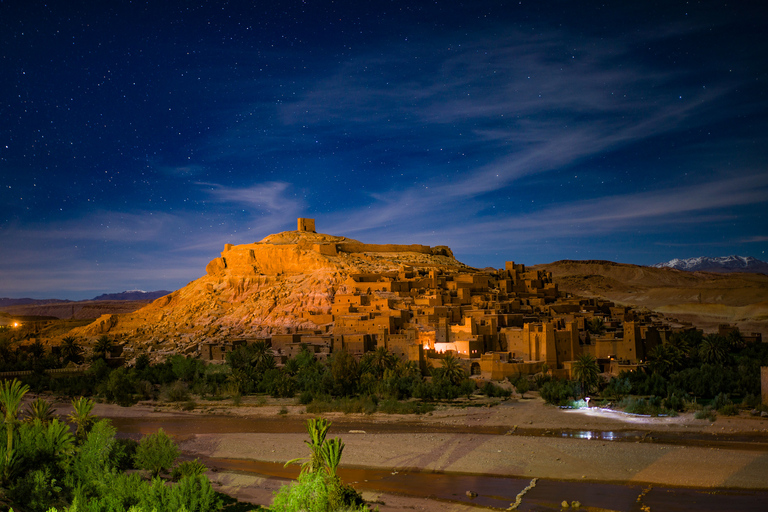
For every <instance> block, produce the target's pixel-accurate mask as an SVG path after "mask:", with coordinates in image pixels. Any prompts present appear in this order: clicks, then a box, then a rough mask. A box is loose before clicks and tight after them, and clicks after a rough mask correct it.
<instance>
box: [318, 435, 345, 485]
mask: <svg viewBox="0 0 768 512" xmlns="http://www.w3.org/2000/svg"><path fill="white" fill-rule="evenodd" d="M343 451H344V443H343V442H342V441H341V439H339V438H338V437H337V438H335V439H328V440H327V441H326V442H325V443H323V446H322V448H321V449H320V454H321V456H322V458H323V465H324V466H325V470H326V471H327V472H328V475H330V476H331V477H334V478H335V477H336V469H337V468H338V467H339V463H340V462H341V453H342V452H343Z"/></svg>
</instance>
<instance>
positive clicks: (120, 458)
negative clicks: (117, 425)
mask: <svg viewBox="0 0 768 512" xmlns="http://www.w3.org/2000/svg"><path fill="white" fill-rule="evenodd" d="M138 446H139V443H138V441H134V440H133V439H125V438H119V439H118V438H116V439H115V444H114V445H112V450H111V451H110V452H109V460H111V461H112V463H113V464H114V465H115V468H117V470H118V471H125V470H128V469H136V466H135V465H134V457H135V456H136V448H137V447H138Z"/></svg>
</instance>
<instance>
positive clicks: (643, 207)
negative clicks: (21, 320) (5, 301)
mask: <svg viewBox="0 0 768 512" xmlns="http://www.w3.org/2000/svg"><path fill="white" fill-rule="evenodd" d="M627 4H632V5H633V6H629V7H628V6H627ZM766 27H768V9H766V7H765V3H764V2H759V1H747V0H745V1H730V2H726V1H719V2H708V1H707V2H696V1H690V2H685V1H676V0H667V1H662V2H646V1H643V2H579V1H541V0H536V1H534V0H526V1H523V2H518V1H514V2H499V1H495V2H485V1H474V0H473V1H466V2H457V1H431V2H419V1H380V2H362V1H359V0H357V1H352V2H347V1H335V2H332V1H330V0H327V1H313V0H306V1H301V0H295V1H275V0H272V1H269V2H261V1H254V2H197V3H193V2H173V1H167V2H161V1H156V2H119V1H111V0H110V1H89V2H77V1H60V2H49V3H48V4H47V5H46V4H44V3H42V2H37V1H33V0H14V1H8V0H0V176H1V177H2V188H0V212H2V213H1V214H0V236H1V237H2V241H1V242H0V297H34V298H49V297H56V298H66V299H84V298H91V297H94V296H95V295H98V294H100V293H104V292H117V291H122V290H132V289H144V290H157V289H168V290H174V289H177V288H179V287H182V286H184V285H185V284H186V283H188V282H189V281H192V280H194V279H196V278H198V277H200V276H201V275H203V274H204V272H205V265H206V263H207V262H208V261H210V260H211V259H213V258H215V257H217V256H218V255H219V252H220V251H221V250H222V249H223V247H224V244H225V243H232V244H242V243H252V242H255V241H258V240H260V239H262V238H263V237H264V236H266V235H268V234H271V233H276V232H279V231H285V230H293V229H296V218H297V217H310V218H315V219H316V222H317V228H318V231H319V232H322V233H329V234H334V235H343V236H347V237H350V238H355V239H358V240H361V241H364V242H369V243H420V244H428V245H448V246H450V247H451V248H452V249H453V251H454V253H455V255H456V257H457V258H458V259H459V260H461V261H463V262H464V263H467V264H469V265H472V266H476V267H486V266H492V267H496V268H499V267H503V266H504V262H505V261H507V260H514V261H516V262H520V263H525V264H529V265H531V264H536V263H547V262H551V261H555V260H559V259H607V260H613V261H619V262H625V263H637V264H653V263H657V262H661V261H666V260H669V259H671V258H675V257H680V258H685V257H692V256H724V255H728V254H738V255H742V256H754V257H756V258H759V259H762V260H766V259H768V257H766V254H765V251H766V249H768V223H767V222H766V220H767V219H766V214H767V212H768V208H766V207H767V206H768V141H767V140H766V139H767V138H768V94H767V87H768V37H766V34H765V31H766Z"/></svg>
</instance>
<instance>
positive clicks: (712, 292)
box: [532, 260, 768, 337]
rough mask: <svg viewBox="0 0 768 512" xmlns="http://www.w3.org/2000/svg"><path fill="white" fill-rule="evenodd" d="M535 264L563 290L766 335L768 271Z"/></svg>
mask: <svg viewBox="0 0 768 512" xmlns="http://www.w3.org/2000/svg"><path fill="white" fill-rule="evenodd" d="M532 268H535V269H541V270H547V271H549V272H552V277H553V279H554V280H555V282H557V283H558V285H559V287H560V289H561V290H563V291H567V292H570V293H574V294H578V295H583V296H587V297H590V296H591V297H605V298H607V299H610V300H612V301H614V302H617V303H619V304H626V305H632V306H637V307H645V308H648V309H651V310H654V311H659V312H661V313H665V314H667V315H670V316H673V317H676V318H678V319H679V320H681V321H690V322H693V323H694V324H695V325H697V326H699V327H702V328H704V329H705V330H714V329H715V328H716V327H717V325H718V324H719V323H726V322H728V323H735V324H736V325H738V326H739V328H740V329H741V330H742V331H744V332H761V333H763V337H766V336H768V276H766V275H764V274H754V273H727V274H723V273H712V272H690V271H682V270H677V269H673V268H655V267H644V266H639V265H629V264H623V263H614V262H610V261H597V260H585V261H574V260H562V261H556V262H554V263H549V264H544V265H536V266H534V267H532Z"/></svg>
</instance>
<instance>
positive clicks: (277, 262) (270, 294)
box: [72, 231, 468, 352]
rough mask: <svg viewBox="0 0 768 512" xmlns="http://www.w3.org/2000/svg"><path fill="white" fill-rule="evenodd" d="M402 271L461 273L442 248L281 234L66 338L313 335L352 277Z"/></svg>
mask: <svg viewBox="0 0 768 512" xmlns="http://www.w3.org/2000/svg"><path fill="white" fill-rule="evenodd" d="M405 267H412V268H414V269H420V268H441V269H447V270H449V269H456V270H460V269H466V268H468V267H466V266H465V265H463V264H462V263H460V262H458V261H457V260H455V259H454V257H453V254H452V253H451V251H450V249H448V248H447V247H434V248H431V247H428V246H423V245H372V244H364V243H362V242H359V241H357V240H352V239H348V238H345V237H340V236H332V235H326V234H321V233H314V232H312V231H287V232H283V233H278V234H274V235H270V236H267V237H266V238H264V239H263V240H261V241H260V242H257V243H251V244H243V245H230V244H227V245H226V246H225V247H224V251H222V253H221V256H220V257H218V258H215V259H214V260H212V261H211V262H210V263H209V264H208V265H207V267H206V269H205V270H206V274H205V275H204V276H202V277H200V278H199V279H197V280H195V281H192V282H191V283H189V284H188V285H187V286H185V287H183V288H181V289H179V290H176V291H175V292H173V293H171V294H169V295H166V296H164V297H161V298H159V299H157V300H155V301H154V302H152V303H151V304H149V305H147V306H146V307H143V308H141V309H139V310H138V311H135V312H133V313H128V314H123V315H116V314H112V315H104V316H102V317H100V318H99V319H98V320H97V321H95V322H93V323H91V324H89V325H87V326H84V327H81V328H77V329H75V330H73V331H72V334H73V335H76V336H81V337H94V336H98V335H101V334H109V335H110V336H115V337H117V338H119V339H121V340H124V341H126V342H129V343H130V344H133V345H137V346H141V347H143V348H145V349H152V350H173V351H181V352H186V351H188V350H189V351H192V350H194V349H196V348H197V345H198V343H199V342H201V341H214V340H223V339H231V338H235V337H257V336H267V335H271V334H276V333H285V332H295V331H296V330H297V329H316V328H318V324H317V323H315V321H313V316H314V317H317V318H320V316H319V315H327V314H329V313H330V312H331V307H332V304H333V298H334V295H335V294H336V293H337V292H338V291H344V289H345V285H344V282H345V281H346V280H347V279H348V278H349V277H350V276H351V275H353V274H364V273H371V272H389V271H392V272H398V271H402V270H403V269H404V268H405Z"/></svg>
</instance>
